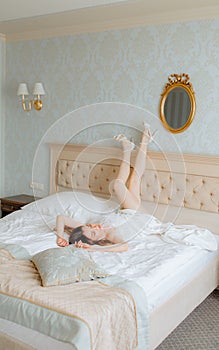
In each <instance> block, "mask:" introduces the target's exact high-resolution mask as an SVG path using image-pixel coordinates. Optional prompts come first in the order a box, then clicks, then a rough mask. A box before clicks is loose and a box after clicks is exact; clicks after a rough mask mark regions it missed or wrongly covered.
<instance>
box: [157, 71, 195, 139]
mask: <svg viewBox="0 0 219 350" xmlns="http://www.w3.org/2000/svg"><path fill="white" fill-rule="evenodd" d="M189 79H190V78H189V76H188V74H185V73H183V74H171V75H170V76H169V77H168V81H169V82H168V83H167V84H166V85H165V87H164V90H163V93H162V94H161V100H160V119H161V121H162V123H163V126H164V127H165V128H166V129H167V130H169V131H170V132H172V133H180V132H182V131H184V130H186V129H187V128H188V127H189V125H190V124H191V123H192V121H193V118H194V114H195V109H196V103H195V93H194V91H193V87H192V83H191V82H189ZM176 88H181V89H183V91H184V92H186V94H187V97H188V98H189V102H190V111H189V113H188V117H186V121H185V123H184V124H183V125H181V126H179V127H177V128H175V127H173V126H171V125H170V124H169V123H168V121H167V117H166V115H165V103H166V102H167V98H168V96H169V94H170V92H171V91H172V92H173V90H174V89H176Z"/></svg>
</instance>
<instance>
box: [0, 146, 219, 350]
mask: <svg viewBox="0 0 219 350" xmlns="http://www.w3.org/2000/svg"><path fill="white" fill-rule="evenodd" d="M49 146H50V155H51V156H50V169H51V172H50V196H49V197H48V198H49V202H48V201H47V198H45V200H41V201H40V202H39V201H36V202H35V203H33V204H31V205H29V206H26V207H25V208H24V209H23V210H21V212H16V213H13V214H11V215H9V216H8V217H6V218H4V219H2V220H1V226H0V232H1V233H2V228H3V227H6V226H7V227H8V233H7V234H5V232H4V242H6V243H7V244H9V243H15V244H21V245H22V246H23V247H24V248H26V249H27V251H28V252H29V253H30V254H31V255H33V254H37V253H38V252H40V251H42V250H46V249H50V248H55V247H56V243H55V236H54V234H53V232H52V229H53V226H54V217H55V214H58V213H62V212H63V211H64V213H65V214H68V213H72V212H73V211H75V212H77V215H78V217H79V218H81V217H82V216H83V217H84V216H85V217H86V216H87V217H86V220H90V219H91V214H92V217H93V220H95V219H97V218H98V215H99V214H100V213H101V214H102V213H103V212H104V214H107V215H108V214H109V213H114V211H115V210H117V209H118V207H117V206H118V205H117V203H116V201H115V198H114V196H113V192H112V191H110V183H111V181H112V180H113V179H114V178H115V176H116V174H117V172H118V168H119V164H120V159H121V151H120V149H119V148H114V147H93V146H85V145H70V144H67V145H61V144H50V145H49ZM134 158H135V152H133V158H132V162H133V161H134ZM72 195H73V196H74V199H72ZM141 195H142V201H143V203H144V206H145V208H147V211H148V218H149V220H151V218H157V219H153V220H155V221H153V220H152V221H150V224H151V225H152V226H153V225H155V226H156V225H158V226H159V225H160V226H159V228H160V229H163V227H164V226H165V225H167V223H169V222H172V223H174V225H177V229H178V231H174V236H173V235H172V236H171V234H170V231H171V230H170V231H168V235H163V234H162V237H160V235H153V234H149V235H148V236H147V242H146V243H145V244H146V245H147V247H148V250H147V253H148V254H149V253H150V252H152V251H153V250H154V252H155V254H154V255H153V256H150V258H151V261H152V262H153V263H152V267H153V268H152V270H151V271H152V273H151V272H150V270H147V269H146V267H145V266H143V267H142V261H143V260H144V259H143V258H141V261H140V262H139V261H136V260H135V259H136V257H143V256H144V255H143V254H144V251H146V248H145V247H146V246H141V245H142V242H141V239H142V237H140V238H141V239H140V241H138V238H136V237H134V240H133V242H134V243H133V242H132V239H130V242H129V244H130V247H131V249H130V250H129V251H128V252H127V253H125V254H127V256H126V259H125V260H126V261H123V262H122V263H123V265H124V266H125V268H124V271H123V272H122V269H118V266H119V261H120V257H121V255H118V254H121V253H117V254H115V263H114V267H112V266H111V260H112V256H111V257H109V254H114V253H104V261H103V257H101V256H100V254H98V253H94V254H93V259H94V261H95V263H96V264H97V266H103V265H104V268H105V269H104V271H107V272H111V273H113V274H115V275H116V274H118V273H119V275H120V276H122V277H123V278H125V279H127V280H129V279H132V280H133V281H134V283H136V284H137V285H138V286H140V289H141V290H143V291H144V296H145V295H146V298H145V297H144V296H142V299H143V300H144V303H143V302H142V303H140V304H142V305H137V306H136V307H137V308H138V307H140V308H141V307H142V306H143V308H145V310H146V309H147V308H148V316H147V318H148V320H149V328H148V336H149V344H148V349H151V350H152V349H155V348H156V347H157V346H158V345H159V344H160V343H161V342H162V341H163V340H164V339H165V338H166V337H167V336H168V334H170V332H171V331H172V330H173V329H174V328H175V327H177V325H178V324H179V323H180V322H182V321H183V320H184V319H185V317H186V316H187V315H188V314H189V313H190V312H191V311H192V310H194V308H195V307H196V306H197V305H199V304H200V303H201V302H202V301H203V300H204V299H205V298H206V297H207V296H208V295H209V294H210V293H211V292H212V291H213V290H214V289H215V288H217V286H218V284H219V251H218V245H219V238H218V237H219V236H218V234H219V225H218V212H219V157H213V156H212V157H210V156H197V155H187V154H184V155H179V154H174V153H165V154H163V153H161V152H149V153H148V159H147V167H146V170H145V174H144V176H143V179H142V189H141ZM51 198H52V202H51ZM69 201H70V202H69ZM73 202H74V203H75V204H74V205H75V206H74V208H73V207H72V203H73ZM48 203H49V205H48ZM51 203H53V204H51ZM34 206H35V207H34ZM33 213H34V218H35V220H37V215H38V214H39V213H40V218H41V222H40V223H39V222H38V221H37V222H36V225H38V230H39V231H40V232H41V233H42V234H43V236H44V238H45V237H46V238H47V239H46V241H45V240H43V238H42V235H41V236H40V238H39V236H38V238H37V239H36V240H35V238H33V237H32V236H31V237H32V242H31V243H30V240H28V239H27V238H26V239H24V237H29V235H30V232H31V231H32V229H33V227H32V226H31V225H32V224H34V220H33ZM37 213H38V214H37ZM124 214H125V217H127V218H128V220H129V219H130V215H131V217H132V213H123V215H124ZM140 217H141V214H140ZM156 220H160V221H156ZM30 221H31V225H30ZM42 221H43V222H44V223H45V222H46V225H45V227H46V228H42V227H43V226H42V225H43V223H42ZM129 223H130V221H129ZM25 225H26V226H25ZM162 225H164V226H162ZM185 225H189V226H186V227H185ZM194 225H196V226H198V227H199V228H202V229H200V232H201V236H202V234H203V235H204V236H203V237H205V235H207V236H206V237H208V234H210V236H209V237H210V238H213V241H212V240H211V239H210V240H209V241H208V238H207V241H208V244H210V245H211V244H212V245H213V248H212V249H210V248H209V249H206V246H205V247H204V249H201V247H200V245H199V246H196V245H195V246H194V245H193V244H191V242H192V241H187V243H186V244H184V243H183V244H182V241H179V240H178V237H179V236H180V235H181V234H183V235H184V233H185V232H186V233H188V229H189V230H190V232H193V231H191V230H193V229H194ZM15 226H16V230H18V231H19V232H20V233H21V236H20V240H19V239H18V236H19V235H18V234H17V232H18V231H16V230H15V229H14V228H15ZM149 226H150V225H149ZM149 226H148V227H149ZM152 226H151V229H153V228H154V226H153V227H152ZM165 227H166V226H165ZM168 227H169V226H168ZM170 228H171V229H172V226H171V225H170ZM186 230H187V231H186ZM161 231H162V230H161ZM164 231H165V230H164ZM210 231H211V232H212V233H213V234H214V235H212V233H211V232H210ZM22 232H24V234H23V236H22ZM166 232H167V231H166ZM171 232H172V231H171ZM175 232H178V234H179V236H178V237H177V236H176V234H175ZM1 233H0V237H1V239H0V241H1V242H2V240H3V239H2V235H1ZM198 233H199V231H198ZM186 235H187V234H186ZM186 235H184V236H183V237H184V238H185V236H186ZM188 236H189V237H192V238H194V235H193V234H192V235H191V236H190V235H188ZM136 239H137V241H136ZM157 242H158V251H155V245H157ZM32 243H34V244H32ZM42 243H43V248H42ZM199 243H200V242H199ZM202 243H203V241H201V245H202ZM205 243H206V241H205V239H204V243H203V244H205ZM132 249H133V251H135V249H136V252H137V254H134V256H135V258H133V256H132V255H130V254H131V251H132ZM138 249H139V250H138ZM165 249H167V256H171V254H172V253H173V252H174V254H173V255H174V256H175V257H176V260H174V262H173V260H171V259H167V258H165V259H164V265H163V262H161V263H157V262H156V254H157V256H158V255H159V254H161V255H162V252H163V251H164V250H165ZM59 250H60V249H59ZM132 259H134V260H132ZM138 262H139V264H138ZM133 265H136V266H138V268H139V270H138V271H137V273H136V271H134V272H133V271H132V266H133ZM115 266H116V267H115ZM140 266H141V267H140ZM145 269H146V270H145ZM165 270H166V271H169V272H168V273H166V272H165ZM142 271H146V272H147V273H146V272H145V276H143V277H142V275H141V274H142ZM170 271H171V272H170ZM157 272H158V273H157ZM188 272H189V273H188ZM138 274H139V276H138ZM136 276H138V278H137V277H136ZM106 278H107V277H106ZM92 282H93V281H92ZM92 282H85V283H92ZM78 285H83V283H81V284H78ZM84 285H85V284H84ZM147 285H150V288H147V287H146V286H147ZM50 288H52V287H50ZM135 301H136V299H135ZM140 311H141V310H140ZM127 312H128V311H127ZM130 317H131V316H130ZM138 321H139V320H138ZM0 325H1V342H0V344H2V345H0V349H5V348H7V349H13V348H16V349H22V350H23V349H41V348H42V344H44V348H45V349H46V348H48V349H49V348H53V349H54V350H56V349H57V350H58V349H63V350H65V349H66V350H69V349H74V348H75V346H74V345H73V344H70V343H68V342H65V341H61V340H57V339H54V338H53V337H51V336H48V335H45V334H43V332H39V331H36V330H32V329H29V328H27V327H26V326H25V327H24V325H19V324H15V323H14V322H12V320H5V319H3V318H2V319H1V320H0ZM15 344H16V345H15ZM140 344H141V343H139V344H138V347H136V348H137V349H146V348H145V347H144V348H143V347H141V346H140ZM133 347H135V346H133ZM85 348H86V347H85ZM87 348H89V346H88V347H87ZM91 348H92V346H91ZM94 348H95V347H94ZM111 348H112V349H113V347H111Z"/></svg>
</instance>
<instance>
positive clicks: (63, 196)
mask: <svg viewBox="0 0 219 350" xmlns="http://www.w3.org/2000/svg"><path fill="white" fill-rule="evenodd" d="M118 207H119V204H118V203H117V202H115V201H113V200H111V199H109V200H107V199H103V198H100V197H96V196H93V195H92V194H91V193H87V192H79V191H74V192H58V193H55V194H52V195H49V196H47V197H45V198H42V199H39V200H37V201H35V202H32V203H29V204H27V205H25V206H24V207H22V209H23V210H29V211H33V212H38V213H41V214H44V215H51V216H57V215H59V214H64V215H67V216H71V217H74V216H75V214H76V213H77V216H78V217H79V216H80V217H82V216H83V217H84V220H83V221H84V222H87V220H89V219H90V218H94V217H96V216H98V215H99V214H101V215H102V214H106V215H107V214H109V213H110V212H112V211H114V210H116V209H117V208H118Z"/></svg>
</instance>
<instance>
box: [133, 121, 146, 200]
mask: <svg viewBox="0 0 219 350" xmlns="http://www.w3.org/2000/svg"><path fill="white" fill-rule="evenodd" d="M150 140H151V132H150V126H149V125H148V124H146V123H144V131H143V133H142V139H141V142H140V145H139V149H138V153H137V155H136V159H135V164H134V168H133V171H132V174H131V176H130V181H129V185H128V190H129V192H130V193H131V194H132V195H133V196H135V197H136V198H137V200H138V202H139V203H141V180H142V176H143V174H144V171H145V166H146V158H147V146H148V144H149V142H150Z"/></svg>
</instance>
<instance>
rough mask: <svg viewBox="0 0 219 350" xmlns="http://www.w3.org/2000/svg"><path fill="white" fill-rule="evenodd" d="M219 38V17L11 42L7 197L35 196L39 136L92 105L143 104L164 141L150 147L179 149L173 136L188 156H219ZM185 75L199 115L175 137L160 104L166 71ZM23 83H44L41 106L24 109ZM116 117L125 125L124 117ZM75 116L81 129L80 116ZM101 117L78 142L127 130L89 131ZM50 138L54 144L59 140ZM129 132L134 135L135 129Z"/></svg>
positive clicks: (106, 119)
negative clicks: (19, 93)
mask: <svg viewBox="0 0 219 350" xmlns="http://www.w3.org/2000/svg"><path fill="white" fill-rule="evenodd" d="M218 43H219V19H217V18H216V19H211V20H200V21H194V22H192V21H191V22H185V23H172V24H162V25H153V26H152V25H151V26H145V27H139V28H131V29H126V30H111V31H105V32H99V33H88V34H80V35H69V36H63V37H54V38H47V39H42V40H27V41H18V42H9V43H7V67H6V68H7V76H6V78H7V79H6V90H7V97H6V105H7V109H6V128H5V138H6V174H5V180H6V192H7V194H8V195H9V194H15V193H19V192H25V193H31V189H30V188H29V183H30V182H31V177H32V166H33V159H34V155H35V152H36V150H37V147H38V145H39V142H40V140H41V138H42V137H43V136H44V135H45V133H46V132H48V130H50V128H52V127H53V125H54V124H55V123H57V122H58V121H59V120H61V118H62V117H63V116H64V115H66V113H69V112H71V111H73V110H76V109H77V108H80V107H83V106H86V105H90V104H94V103H101V102H111V103H112V102H121V103H124V104H129V105H134V106H137V107H138V108H145V109H146V110H147V111H148V117H147V120H148V122H149V123H150V124H151V126H152V129H155V128H156V129H159V133H158V136H157V140H158V144H152V145H150V149H152V150H156V149H157V148H158V149H159V150H160V149H162V151H164V152H165V151H166V152H175V151H176V149H175V146H173V143H171V142H170V138H174V140H175V144H178V146H179V150H180V151H181V152H183V153H194V154H210V155H218V149H219V138H218V136H217V131H216V130H218V128H219V119H218V116H217V114H218V107H219V105H218V104H219V90H218V80H219V71H218V66H219V44H218ZM183 72H185V73H187V74H189V76H190V78H191V81H192V83H193V87H194V90H195V93H196V101H197V112H196V115H195V119H194V122H193V123H192V125H191V126H190V127H189V128H188V129H187V130H186V132H184V133H181V134H177V135H174V136H173V135H170V134H169V133H168V132H166V130H164V129H163V127H162V125H161V123H160V121H159V116H158V105H159V100H160V94H161V92H162V90H163V86H164V84H165V83H166V80H167V77H168V75H169V74H171V73H183ZM24 80H25V81H26V82H27V83H28V84H29V85H30V86H32V85H33V83H34V82H36V81H42V82H43V84H44V86H45V89H46V96H45V98H44V106H43V109H42V111H40V112H37V111H32V112H30V113H25V112H24V111H23V110H22V109H21V106H20V105H19V103H18V99H17V96H16V89H17V85H18V83H19V82H21V81H24ZM112 116H113V117H115V113H114V111H113V108H112V107H111V111H110V110H109V113H105V114H103V115H102V116H101V120H102V122H109V121H110V120H111V119H110V118H111V117H112ZM136 116H138V110H136ZM116 117H117V121H118V122H120V118H121V117H122V115H121V114H120V115H119V114H118V115H116ZM73 118H75V119H74V122H75V123H76V124H77V126H79V125H80V119H78V118H76V117H74V116H73ZM97 120H99V119H98V118H97V117H96V115H95V114H91V113H90V114H87V129H86V128H85V130H84V131H83V132H81V133H79V134H78V135H75V134H74V132H72V136H74V140H73V142H74V143H75V142H77V143H85V142H86V143H92V142H94V141H97V140H98V139H104V138H108V137H110V136H111V137H113V135H115V134H116V133H118V132H119V133H120V132H126V129H125V128H124V127H121V126H120V125H117V126H115V125H110V124H109V125H107V127H105V125H103V126H102V128H101V127H96V126H94V127H93V128H89V125H90V124H91V123H94V124H95V122H97ZM136 120H137V119H136ZM206 120H207V123H206ZM133 121H134V122H135V119H133ZM138 127H139V124H138ZM68 133H69V128H68V127H66V128H64V127H62V125H61V126H60V133H59V134H60V135H62V138H63V139H64V138H65V136H66V135H67V134H68ZM52 136H53V135H52V134H51V137H50V142H56V141H57V139H55V137H54V138H53V139H52ZM128 136H132V133H129V131H128ZM134 136H135V135H134ZM63 139H62V142H63ZM138 140H139V134H137V136H136V141H138ZM66 141H67V136H66ZM58 142H59V141H58ZM45 167H48V162H45ZM39 195H40V194H39Z"/></svg>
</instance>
